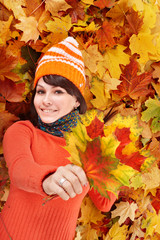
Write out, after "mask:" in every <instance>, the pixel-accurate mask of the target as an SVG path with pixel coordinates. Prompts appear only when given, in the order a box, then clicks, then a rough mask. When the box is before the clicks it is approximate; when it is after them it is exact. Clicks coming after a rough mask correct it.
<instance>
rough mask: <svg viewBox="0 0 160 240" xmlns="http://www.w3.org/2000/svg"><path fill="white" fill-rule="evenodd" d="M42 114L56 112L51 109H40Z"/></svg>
mask: <svg viewBox="0 0 160 240" xmlns="http://www.w3.org/2000/svg"><path fill="white" fill-rule="evenodd" d="M41 110H42V112H44V113H51V112H56V110H52V109H41Z"/></svg>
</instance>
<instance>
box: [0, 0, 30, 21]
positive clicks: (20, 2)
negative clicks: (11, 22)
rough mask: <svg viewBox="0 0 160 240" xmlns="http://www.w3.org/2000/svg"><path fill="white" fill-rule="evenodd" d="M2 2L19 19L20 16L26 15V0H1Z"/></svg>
mask: <svg viewBox="0 0 160 240" xmlns="http://www.w3.org/2000/svg"><path fill="white" fill-rule="evenodd" d="M1 3H2V4H3V5H4V6H5V7H6V8H7V9H8V10H11V11H12V12H13V14H14V16H15V18H17V19H19V18H20V17H25V16H26V14H25V10H24V8H25V6H26V1H25V0H15V1H13V0H1Z"/></svg>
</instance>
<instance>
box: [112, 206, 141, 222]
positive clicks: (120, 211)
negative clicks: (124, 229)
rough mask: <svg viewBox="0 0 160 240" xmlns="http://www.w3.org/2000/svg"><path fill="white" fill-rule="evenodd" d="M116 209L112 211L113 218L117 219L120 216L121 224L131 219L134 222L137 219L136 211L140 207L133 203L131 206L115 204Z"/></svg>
mask: <svg viewBox="0 0 160 240" xmlns="http://www.w3.org/2000/svg"><path fill="white" fill-rule="evenodd" d="M115 205H116V207H117V208H116V209H115V210H113V211H111V214H112V217H113V218H115V217H117V216H119V217H120V218H119V220H118V222H119V224H120V225H121V224H122V223H124V222H125V220H126V219H127V218H128V217H129V218H130V219H131V220H132V221H134V219H135V211H136V210H137V209H138V206H137V204H136V203H134V202H132V203H131V204H130V203H129V202H120V203H117V204H115Z"/></svg>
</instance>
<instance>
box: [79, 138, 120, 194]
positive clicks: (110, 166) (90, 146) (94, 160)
mask: <svg viewBox="0 0 160 240" xmlns="http://www.w3.org/2000/svg"><path fill="white" fill-rule="evenodd" d="M79 155H80V158H81V162H82V167H83V169H84V171H85V173H86V175H87V177H88V179H89V183H90V186H91V187H94V188H95V189H97V190H98V191H99V192H100V194H101V195H103V196H105V197H108V194H107V191H106V189H107V188H108V186H114V187H115V188H116V189H117V187H119V185H120V184H119V182H118V181H117V180H116V179H115V178H114V177H113V176H112V175H111V174H110V171H111V170H114V169H115V168H116V167H117V164H118V159H116V158H113V157H111V156H110V155H109V156H102V151H101V143H100V138H95V139H94V140H93V141H92V142H88V143H87V148H86V151H85V152H82V151H80V150H79ZM110 188H111V187H110ZM114 190H115V189H114Z"/></svg>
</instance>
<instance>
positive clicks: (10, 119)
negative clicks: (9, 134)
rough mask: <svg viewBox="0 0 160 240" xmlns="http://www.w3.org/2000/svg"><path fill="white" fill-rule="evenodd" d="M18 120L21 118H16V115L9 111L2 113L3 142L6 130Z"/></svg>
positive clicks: (0, 126)
mask: <svg viewBox="0 0 160 240" xmlns="http://www.w3.org/2000/svg"><path fill="white" fill-rule="evenodd" d="M18 119H19V118H18V117H16V116H15V115H14V114H11V113H9V112H7V111H4V112H0V140H2V137H3V135H4V133H5V131H6V129H7V128H8V127H9V126H11V125H12V124H13V123H14V122H15V121H17V120H18Z"/></svg>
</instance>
